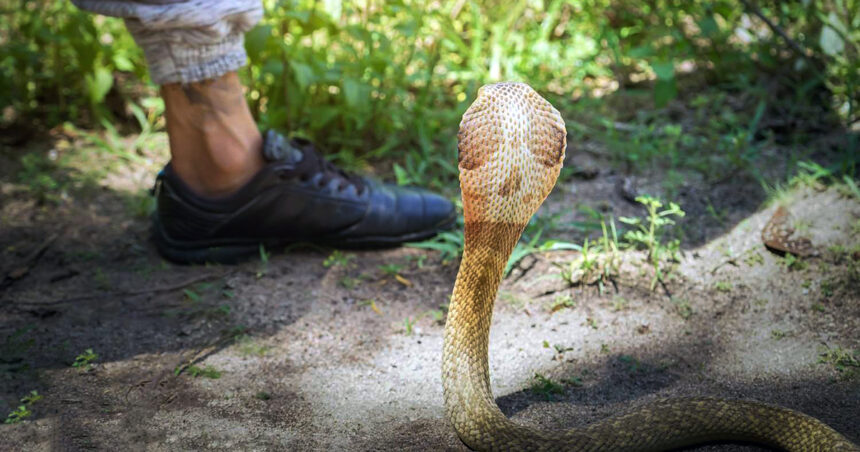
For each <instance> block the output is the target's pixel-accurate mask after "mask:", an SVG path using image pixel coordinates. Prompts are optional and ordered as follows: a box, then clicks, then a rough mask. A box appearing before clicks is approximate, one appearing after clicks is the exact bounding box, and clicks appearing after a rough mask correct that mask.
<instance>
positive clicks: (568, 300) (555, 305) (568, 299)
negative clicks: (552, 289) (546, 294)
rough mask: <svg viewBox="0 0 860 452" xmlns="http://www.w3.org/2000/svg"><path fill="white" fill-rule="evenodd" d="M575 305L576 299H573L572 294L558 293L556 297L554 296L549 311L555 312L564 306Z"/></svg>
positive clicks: (572, 306) (570, 306) (571, 306)
mask: <svg viewBox="0 0 860 452" xmlns="http://www.w3.org/2000/svg"><path fill="white" fill-rule="evenodd" d="M575 307H576V301H574V300H573V297H572V296H570V294H564V295H556V296H555V298H553V300H552V302H551V303H550V304H549V312H550V313H555V312H557V311H560V310H562V309H564V308H571V309H572V308H575Z"/></svg>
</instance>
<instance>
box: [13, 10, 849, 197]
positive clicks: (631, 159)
mask: <svg viewBox="0 0 860 452" xmlns="http://www.w3.org/2000/svg"><path fill="white" fill-rule="evenodd" d="M0 4H2V5H3V6H2V7H0V8H2V14H0V105H2V119H0V127H3V129H4V130H10V129H12V128H18V129H19V131H20V130H21V129H28V130H40V129H41V130H44V129H46V128H51V127H53V126H56V125H58V124H62V123H64V122H71V123H73V124H76V125H78V126H83V127H99V126H105V125H106V124H118V125H120V128H122V127H126V128H127V129H122V130H129V131H134V129H135V128H146V127H148V126H147V125H146V122H147V121H149V120H150V119H151V118H157V117H158V116H159V114H160V109H162V108H163V105H162V104H161V103H160V102H159V101H158V98H157V88H156V87H154V86H152V85H151V83H149V82H148V81H147V76H146V69H145V62H144V60H143V56H142V52H141V51H140V50H139V49H138V48H137V47H136V46H135V44H134V42H133V40H132V39H131V37H130V36H129V35H128V33H127V32H126V31H125V29H124V27H123V25H122V22H121V21H120V20H117V19H112V18H105V17H100V16H95V15H92V14H89V13H86V12H82V11H79V10H77V9H76V8H75V7H74V6H72V5H71V4H70V2H66V1H59V2H56V1H24V0H22V1H11V0H3V1H2V2H0ZM264 5H265V9H266V14H265V19H264V20H263V22H262V23H261V24H260V25H259V26H257V27H256V28H255V29H254V30H252V31H251V32H249V33H248V34H247V36H246V48H247V50H248V55H249V59H250V65H249V66H248V67H247V68H245V69H243V70H242V71H241V72H240V74H241V76H242V77H243V79H244V81H245V82H246V86H247V87H248V92H247V96H248V100H249V102H250V103H251V105H252V110H253V111H255V112H256V114H257V115H258V118H257V119H258V121H259V123H260V126H261V127H262V128H269V127H273V128H276V129H280V130H283V131H287V132H289V133H292V134H299V135H303V136H306V137H308V138H310V139H312V140H315V141H316V142H318V143H319V145H320V146H321V148H322V149H323V150H325V151H326V152H327V153H328V154H329V155H330V156H333V157H334V158H335V159H336V160H338V161H339V163H341V164H344V165H347V166H357V165H361V163H362V162H364V161H367V160H377V161H378V160H379V159H381V158H386V159H388V161H390V162H392V164H393V167H392V171H393V173H394V175H395V176H396V178H397V180H398V182H401V183H410V182H415V183H423V184H429V185H431V186H433V185H440V184H443V183H446V181H450V178H451V177H452V175H453V174H455V172H456V171H455V170H456V168H455V167H454V165H453V162H454V161H455V159H454V157H453V156H454V154H455V152H456V130H457V127H458V123H459V118H460V115H461V114H462V112H463V111H464V110H465V108H466V107H467V106H468V104H469V102H470V101H471V100H472V99H473V98H474V96H475V93H476V91H477V89H478V87H480V86H481V85H483V84H485V83H488V82H493V81H500V80H516V81H525V82H528V83H529V84H531V85H532V86H533V87H535V88H536V89H537V90H538V91H540V92H542V93H543V94H545V95H546V96H547V97H548V98H549V99H550V100H551V101H552V102H553V103H554V104H555V105H556V106H557V107H559V109H560V110H562V112H563V114H564V115H565V118H566V119H567V120H568V125H569V126H568V129H569V131H570V132H571V135H572V139H576V138H578V137H581V136H588V137H590V138H594V139H597V140H600V141H602V142H604V143H605V144H606V145H607V146H608V148H609V149H610V150H611V151H612V152H613V155H614V156H615V158H616V161H617V163H619V164H621V165H627V166H628V167H629V168H632V169H637V168H643V167H644V168H647V167H648V165H670V166H671V165H688V166H692V167H696V166H697V165H698V167H701V169H702V170H703V171H712V170H713V162H711V161H708V160H707V159H705V160H701V159H700V160H696V161H686V160H685V159H686V158H687V157H686V156H687V154H690V153H696V152H697V151H698V150H699V149H701V148H702V146H707V147H708V148H709V149H711V150H713V151H714V152H715V153H717V154H719V155H720V156H721V162H728V163H721V165H723V169H724V172H726V171H728V172H730V171H732V168H734V167H735V166H743V165H746V164H748V163H749V161H750V160H751V159H756V158H757V155H758V154H757V147H756V145H755V142H756V141H758V140H761V139H767V138H768V136H767V135H768V133H773V131H774V130H776V131H779V130H780V128H782V129H783V130H790V131H791V133H790V134H789V135H791V137H794V138H791V139H792V140H795V141H796V142H797V143H802V142H803V140H805V139H807V138H808V136H809V134H810V133H815V131H816V130H815V128H821V127H824V128H826V129H841V130H844V131H850V130H851V129H852V128H853V129H855V130H856V129H857V126H858V117H860V115H858V112H857V108H858V101H860V96H858V90H857V86H858V84H860V69H858V58H857V57H858V51H860V1H857V0H804V1H793V2H781V1H768V0H759V1H756V2H747V1H733V0H732V1H730V0H715V1H701V0H650V1H642V2H625V1H620V0H582V1H573V0H520V1H501V0H487V1H474V0H453V1H445V2H440V1H437V0H433V1H429V0H411V1H405V0H394V1H382V0H361V1H350V0H323V1H311V0H280V1H276V0H264ZM767 21H770V22H771V23H770V24H768V23H767ZM738 93H740V94H738ZM738 104H741V105H738ZM688 116H692V117H694V118H698V121H697V122H696V123H695V124H691V123H690V122H689V121H685V118H686V117H688ZM123 124H124V125H123ZM110 127H113V126H110ZM768 130H770V131H771V132H768ZM848 135H851V136H852V138H850V139H847V140H846V144H845V145H844V146H843V149H842V152H843V154H844V155H843V158H842V159H841V160H840V163H839V164H840V165H841V166H842V168H841V169H842V170H843V171H848V172H852V173H853V172H855V171H856V160H857V157H856V154H857V140H856V134H853V135H852V134H850V133H849V134H846V136H848ZM733 162H734V163H733ZM753 171H754V170H753ZM714 177H719V174H717V175H715V176H714Z"/></svg>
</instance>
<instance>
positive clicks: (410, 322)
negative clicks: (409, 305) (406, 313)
mask: <svg viewBox="0 0 860 452" xmlns="http://www.w3.org/2000/svg"><path fill="white" fill-rule="evenodd" d="M414 327H415V319H413V318H412V317H406V318H405V319H403V334H405V335H407V336H412V333H413V332H414V331H413V330H414Z"/></svg>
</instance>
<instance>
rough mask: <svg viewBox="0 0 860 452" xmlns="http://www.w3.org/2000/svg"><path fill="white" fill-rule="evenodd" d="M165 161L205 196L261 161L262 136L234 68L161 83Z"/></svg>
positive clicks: (235, 182)
mask: <svg viewBox="0 0 860 452" xmlns="http://www.w3.org/2000/svg"><path fill="white" fill-rule="evenodd" d="M161 95H162V97H163V98H164V103H165V106H166V119H167V133H168V136H169V138H170V151H171V156H172V160H171V162H172V163H171V164H172V166H173V168H174V170H175V171H176V173H177V175H178V176H179V178H180V179H182V180H183V181H184V182H185V183H186V184H188V185H189V187H191V189H193V190H194V191H196V192H198V193H199V194H201V195H205V196H222V195H226V194H229V193H232V192H234V191H235V190H236V189H238V188H239V187H241V186H242V185H244V184H245V183H246V182H248V181H249V180H250V179H251V178H252V177H253V176H254V174H256V173H257V172H258V171H259V170H260V169H261V168H262V167H263V166H264V165H265V162H264V160H263V155H262V152H261V147H262V143H263V138H262V136H261V135H260V131H259V130H258V129H257V126H256V124H255V123H254V119H253V117H252V116H251V112H250V110H248V106H247V104H246V103H245V98H244V94H243V92H242V85H241V84H240V83H239V80H238V77H237V76H236V74H235V73H234V72H231V73H228V74H225V75H224V76H222V77H220V78H217V79H214V80H207V81H203V82H196V83H190V84H186V85H180V84H169V85H164V86H163V87H162V90H161Z"/></svg>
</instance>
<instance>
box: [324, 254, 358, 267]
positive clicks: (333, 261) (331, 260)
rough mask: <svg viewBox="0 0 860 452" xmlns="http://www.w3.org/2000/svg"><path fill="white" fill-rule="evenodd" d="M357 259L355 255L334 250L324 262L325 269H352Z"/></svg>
mask: <svg viewBox="0 0 860 452" xmlns="http://www.w3.org/2000/svg"><path fill="white" fill-rule="evenodd" d="M353 259H355V255H354V254H349V253H344V252H343V251H340V250H334V251H332V253H331V254H329V256H328V257H327V258H325V260H323V267H325V268H334V267H340V268H350V267H351V266H352V260H353Z"/></svg>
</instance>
